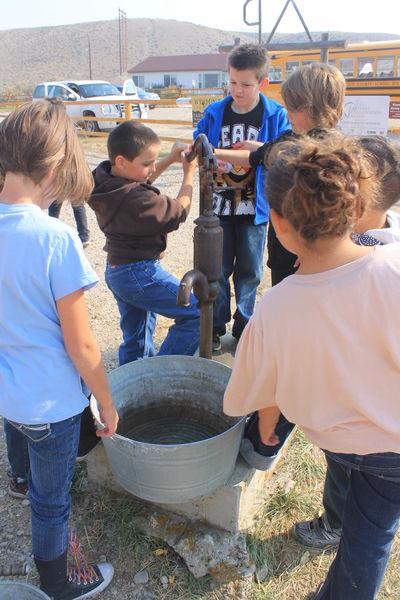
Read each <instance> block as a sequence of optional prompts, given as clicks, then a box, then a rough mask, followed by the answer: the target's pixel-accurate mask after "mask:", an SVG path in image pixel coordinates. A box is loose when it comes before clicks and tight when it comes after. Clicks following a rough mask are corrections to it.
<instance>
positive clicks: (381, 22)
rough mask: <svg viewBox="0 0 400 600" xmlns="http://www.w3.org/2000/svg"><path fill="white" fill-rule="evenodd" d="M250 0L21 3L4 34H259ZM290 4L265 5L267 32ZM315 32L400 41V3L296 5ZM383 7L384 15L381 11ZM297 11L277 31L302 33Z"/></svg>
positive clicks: (300, 1) (302, 1)
mask: <svg viewBox="0 0 400 600" xmlns="http://www.w3.org/2000/svg"><path fill="white" fill-rule="evenodd" d="M244 4H245V1H244V0H130V2H128V0H86V1H84V2H82V0H68V2H65V1H63V0H61V1H59V2H54V0H35V1H34V2H32V0H18V2H16V3H15V4H13V3H11V4H10V3H9V4H8V9H7V11H4V12H3V13H2V15H1V23H0V29H20V28H25V27H44V26H51V25H66V24H71V23H83V22H87V21H103V20H109V19H117V18H118V9H121V10H123V11H124V12H125V13H126V16H127V18H148V19H175V20H177V21H190V22H191V23H197V24H199V25H205V26H207V27H214V28H217V29H225V30H229V31H248V32H250V31H254V32H255V33H258V27H257V26H254V27H249V26H247V25H245V23H244V22H243V6H244ZM258 4H259V0H250V1H249V3H248V5H247V20H248V21H249V22H251V21H258ZM284 5H285V0H261V12H262V25H263V27H262V29H263V31H266V32H267V31H271V29H272V28H273V26H274V25H275V23H276V20H277V18H278V17H279V15H280V13H281V11H282V10H283V7H284ZM296 5H297V7H298V9H299V10H300V12H301V14H302V16H303V19H304V21H305V23H306V25H307V27H308V28H309V30H310V31H334V30H336V31H354V32H371V33H373V32H376V33H394V34H399V37H400V19H399V18H398V17H399V16H400V9H399V4H398V0H379V1H376V0H296ZM378 7H379V9H378ZM302 30H303V28H302V25H301V22H300V20H299V18H298V16H297V14H296V11H295V9H294V8H293V6H292V5H291V4H289V6H288V9H287V11H286V14H285V16H284V17H283V19H282V21H281V23H280V25H279V27H278V29H277V31H278V32H279V33H294V32H299V31H302Z"/></svg>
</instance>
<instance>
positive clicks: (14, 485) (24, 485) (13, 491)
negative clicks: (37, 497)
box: [8, 477, 29, 500]
mask: <svg viewBox="0 0 400 600" xmlns="http://www.w3.org/2000/svg"><path fill="white" fill-rule="evenodd" d="M8 493H9V494H10V496H12V497H13V498H19V499H20V500H26V499H28V500H29V496H28V482H27V481H26V479H21V478H20V477H11V479H10V483H9V485H8Z"/></svg>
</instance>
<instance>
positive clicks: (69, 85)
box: [33, 80, 141, 131]
mask: <svg viewBox="0 0 400 600" xmlns="http://www.w3.org/2000/svg"><path fill="white" fill-rule="evenodd" d="M42 98H61V100H64V101H74V100H90V101H93V104H76V105H74V104H68V105H67V106H66V109H67V113H68V114H69V116H70V117H78V118H79V117H90V116H93V117H108V116H109V117H113V118H118V117H123V114H124V111H123V108H121V107H123V106H124V105H123V104H121V101H123V100H131V98H127V97H126V96H122V94H121V93H120V91H119V90H118V89H117V88H116V87H115V86H114V85H112V84H111V83H109V82H107V81H94V80H83V81H76V80H72V81H71V80H70V81H46V82H42V83H39V84H38V85H37V86H36V88H35V91H34V92H33V100H34V101H35V100H40V99H42ZM102 100H115V104H102V103H101V102H102ZM132 116H133V117H140V116H141V115H140V109H139V105H132ZM78 122H79V120H78ZM82 124H83V126H84V127H85V129H86V130H87V131H108V130H110V129H113V128H114V127H115V126H116V125H117V121H82Z"/></svg>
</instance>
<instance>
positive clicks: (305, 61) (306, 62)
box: [301, 60, 315, 67]
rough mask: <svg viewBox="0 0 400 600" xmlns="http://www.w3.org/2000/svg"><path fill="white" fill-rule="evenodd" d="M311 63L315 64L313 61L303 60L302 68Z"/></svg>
mask: <svg viewBox="0 0 400 600" xmlns="http://www.w3.org/2000/svg"><path fill="white" fill-rule="evenodd" d="M313 62H315V60H303V62H302V63H301V64H302V66H303V67H305V66H306V65H309V64H311V63H313Z"/></svg>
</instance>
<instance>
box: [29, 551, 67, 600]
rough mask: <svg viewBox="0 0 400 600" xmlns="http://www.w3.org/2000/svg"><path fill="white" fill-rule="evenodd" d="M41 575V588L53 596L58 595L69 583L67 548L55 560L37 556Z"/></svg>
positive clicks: (37, 565)
mask: <svg viewBox="0 0 400 600" xmlns="http://www.w3.org/2000/svg"><path fill="white" fill-rule="evenodd" d="M35 563H36V568H37V570H38V573H39V577H40V589H41V590H42V591H43V592H45V594H47V595H48V596H50V597H51V598H53V597H57V596H58V595H59V594H60V593H61V591H62V590H63V588H64V587H65V584H66V583H67V550H66V551H65V552H64V554H61V556H59V557H58V558H55V559H54V560H40V559H39V558H36V557H35Z"/></svg>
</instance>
